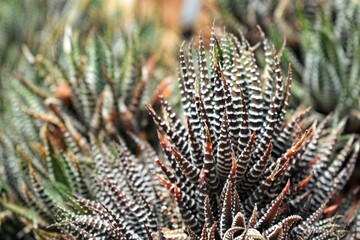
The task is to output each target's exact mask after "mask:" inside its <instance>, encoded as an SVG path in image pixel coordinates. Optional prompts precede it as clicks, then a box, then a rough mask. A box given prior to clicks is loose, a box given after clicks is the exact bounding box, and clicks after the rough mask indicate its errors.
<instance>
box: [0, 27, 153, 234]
mask: <svg viewBox="0 0 360 240" xmlns="http://www.w3.org/2000/svg"><path fill="white" fill-rule="evenodd" d="M78 41H80V40H78ZM78 41H77V39H76V38H75V37H74V36H72V35H71V31H68V32H67V33H66V34H65V38H64V47H63V49H64V52H63V54H62V55H61V56H60V58H59V60H58V62H52V61H51V60H49V59H46V58H45V57H44V56H43V55H41V54H39V55H36V56H33V55H32V54H31V53H30V51H29V49H27V48H25V49H24V52H25V55H26V57H27V59H28V60H29V63H30V66H28V65H29V64H28V65H24V66H25V68H23V69H22V72H19V73H17V74H16V75H14V76H12V81H11V82H7V86H8V90H9V91H8V92H7V93H6V96H5V97H4V100H5V101H6V102H8V103H9V104H8V105H7V106H6V108H5V113H6V114H5V115H4V116H2V121H1V125H0V149H1V151H0V152H1V155H0V159H1V166H2V167H1V170H2V172H3V173H4V175H2V178H1V180H2V181H4V182H5V188H2V191H5V192H7V195H8V198H7V199H4V201H2V203H1V208H2V209H7V210H10V211H11V212H14V213H16V214H17V215H18V216H21V218H23V221H25V222H26V224H27V225H28V227H29V229H33V230H34V231H35V234H36V235H37V236H38V237H41V236H47V235H46V234H50V233H49V232H47V231H45V232H46V233H44V231H42V230H44V229H43V228H42V227H45V226H47V225H49V224H51V223H53V222H54V216H55V215H54V214H53V210H54V208H55V207H56V206H65V205H64V200H65V199H66V197H65V194H67V193H70V192H71V193H75V194H78V195H80V196H84V197H85V196H86V197H91V196H92V194H93V193H89V191H88V190H87V185H86V184H85V180H86V177H85V174H86V172H85V170H84V171H83V169H84V166H83V165H87V164H88V163H87V162H88V160H87V159H88V158H90V157H91V156H92V155H91V146H90V145H89V140H90V136H93V138H95V137H96V139H98V138H100V139H107V141H109V140H111V139H117V136H118V135H119V134H120V135H124V134H126V133H127V132H128V131H130V132H132V133H133V134H137V135H140V133H142V134H143V136H144V137H145V138H146V137H149V136H151V131H148V130H146V133H147V135H144V132H145V129H146V128H149V126H148V123H149V121H147V119H146V117H145V118H144V117H142V115H144V114H146V115H147V113H146V112H145V111H144V108H143V107H142V105H141V104H140V103H141V101H142V99H143V98H144V96H145V94H144V90H145V88H146V87H147V83H148V81H149V79H150V78H151V77H152V70H153V66H154V59H151V58H150V60H148V61H146V62H145V60H143V59H145V57H148V56H144V55H143V54H142V52H140V51H139V45H137V44H136V41H134V40H132V39H130V38H129V39H127V38H126V37H123V39H122V41H123V44H125V45H126V48H124V49H125V50H126V51H122V52H120V53H118V55H120V57H119V58H120V59H119V58H115V57H114V56H113V55H112V51H111V50H110V48H109V46H108V45H107V44H106V43H105V40H104V39H102V38H100V37H95V36H94V34H89V36H88V38H87V40H86V44H85V49H82V48H81V47H80V45H79V44H78ZM34 70H35V71H34ZM15 78H17V79H15ZM150 97H151V96H150ZM141 108H142V109H143V110H141ZM149 120H150V119H149ZM150 124H151V122H150ZM150 129H151V127H150ZM154 133H155V137H156V132H154ZM126 136H127V134H126ZM126 140H127V141H128V139H126ZM150 140H151V139H150ZM133 146H135V143H133ZM130 148H131V146H130ZM78 152H81V153H82V154H83V155H82V157H81V159H80V158H77V157H76V156H77V153H78ZM15 203H16V204H17V205H16V204H15ZM24 218H25V219H24ZM37 226H40V228H38V227H37ZM47 237H49V236H47Z"/></svg>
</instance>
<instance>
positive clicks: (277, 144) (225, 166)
mask: <svg viewBox="0 0 360 240" xmlns="http://www.w3.org/2000/svg"><path fill="white" fill-rule="evenodd" d="M209 47H210V52H206V51H205V47H204V44H203V41H202V37H201V36H200V37H199V45H198V51H196V49H195V47H194V46H193V45H189V47H188V48H187V49H186V48H185V47H184V46H182V47H181V49H180V71H179V81H180V89H181V101H182V104H183V107H184V112H185V116H186V125H185V126H184V125H182V124H181V123H180V121H181V120H180V119H178V118H177V117H176V115H175V114H174V113H173V112H172V110H171V107H170V106H169V105H168V104H167V102H166V101H165V100H162V104H163V108H164V112H165V119H166V120H162V119H161V117H159V116H158V115H157V114H156V113H155V111H154V110H153V109H151V108H150V107H148V110H149V113H150V115H151V116H152V117H153V119H154V122H155V123H156V125H157V127H158V130H159V132H160V142H161V146H162V148H163V151H164V153H165V155H166V156H167V158H168V161H169V162H170V164H171V169H169V168H166V167H163V168H162V170H163V174H164V175H165V176H166V177H162V176H160V175H157V177H158V178H159V179H160V181H161V182H162V183H163V185H164V186H165V187H166V188H167V189H168V190H169V191H170V193H171V194H172V196H173V198H174V200H175V202H176V203H177V205H178V208H179V211H180V213H181V216H182V220H183V222H184V223H185V225H187V226H188V233H189V236H191V238H193V239H197V238H201V239H232V238H233V237H237V238H239V239H244V238H246V239H247V238H251V239H253V238H259V239H267V238H270V239H294V238H297V239H309V238H310V237H311V238H315V237H316V238H318V239H329V238H336V237H339V236H343V235H344V231H343V227H342V225H341V218H340V217H338V216H335V215H334V216H332V214H331V212H334V209H336V207H329V206H328V204H329V201H331V199H332V198H333V196H334V195H336V194H337V193H338V191H339V190H341V189H342V188H343V187H344V185H345V183H346V182H347V180H348V178H349V176H350V174H351V173H352V171H353V169H354V165H355V161H356V158H357V156H358V153H359V142H356V141H355V140H354V139H353V138H350V139H349V141H348V142H347V143H346V145H345V147H344V148H343V149H342V150H341V152H339V153H338V154H336V153H335V152H333V151H332V150H333V149H334V147H335V146H337V145H336V143H337V141H336V140H337V137H338V135H339V134H340V133H341V131H342V127H343V126H342V124H340V126H339V127H338V128H336V129H334V130H330V131H329V129H328V128H327V126H328V125H329V119H330V117H328V118H326V119H325V120H323V121H322V122H321V123H320V124H313V125H312V126H311V127H309V128H308V129H307V130H305V132H302V130H301V129H300V128H299V126H298V124H301V119H302V118H303V116H304V114H305V112H304V111H297V112H295V114H293V115H294V116H293V117H292V118H290V119H289V120H287V121H285V118H286V113H287V108H288V102H289V98H290V88H291V69H290V68H289V72H288V75H287V77H285V76H283V74H282V72H281V69H280V67H279V59H278V56H277V54H276V51H275V50H274V46H272V45H271V44H270V43H269V42H268V40H267V39H265V38H264V39H263V47H264V52H265V60H266V61H265V62H266V65H265V67H264V69H263V71H260V69H259V68H258V66H257V64H256V60H255V57H254V52H253V51H254V50H253V49H252V48H251V46H250V45H249V43H248V42H247V41H246V40H245V39H237V38H236V37H234V36H233V35H232V34H229V33H226V32H223V33H222V35H221V37H220V38H217V37H216V36H215V32H214V30H213V31H212V35H211V39H210V46H209ZM297 132H298V133H297ZM163 134H164V135H166V137H163V136H162V135H163ZM329 212H330V213H329ZM324 213H327V215H326V216H323V215H324Z"/></svg>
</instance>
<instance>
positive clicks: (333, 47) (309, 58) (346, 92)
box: [302, 0, 360, 131]
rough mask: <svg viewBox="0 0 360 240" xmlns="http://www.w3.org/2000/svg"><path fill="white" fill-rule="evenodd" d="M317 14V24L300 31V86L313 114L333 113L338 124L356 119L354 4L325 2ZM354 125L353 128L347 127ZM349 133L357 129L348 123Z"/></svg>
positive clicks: (358, 79)
mask: <svg viewBox="0 0 360 240" xmlns="http://www.w3.org/2000/svg"><path fill="white" fill-rule="evenodd" d="M321 7H322V11H318V12H317V15H316V17H317V19H316V20H317V21H316V23H315V25H311V26H310V27H308V28H307V29H304V31H303V32H304V33H303V41H302V48H303V51H304V59H305V63H304V72H303V83H304V84H305V86H306V87H307V89H308V91H309V93H310V95H311V100H312V104H313V106H314V108H315V110H317V111H319V112H322V113H329V112H332V111H335V112H336V113H337V118H338V120H339V119H341V118H342V117H344V116H346V115H350V116H351V117H350V118H351V120H356V118H357V119H358V117H359V111H358V109H359V93H360V90H359V88H360V87H358V86H359V83H360V72H359V60H360V51H359V43H360V42H359V36H360V35H359V34H360V31H359V29H360V28H359V26H360V18H359V14H358V13H359V10H360V5H359V3H358V2H356V1H336V0H333V1H329V2H328V3H327V4H322V5H321ZM352 123H354V125H353V126H351V124H352ZM349 127H350V129H351V128H352V129H351V131H356V129H359V124H358V120H356V121H350V126H349Z"/></svg>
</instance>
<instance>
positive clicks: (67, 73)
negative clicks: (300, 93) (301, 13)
mask: <svg viewBox="0 0 360 240" xmlns="http://www.w3.org/2000/svg"><path fill="white" fill-rule="evenodd" d="M85 2H87V1H84V4H85ZM96 2H97V1H95V2H94V3H92V4H97V3H96ZM229 2H231V1H229ZM282 2H283V1H279V3H277V4H276V5H277V7H278V8H279V6H280V5H281V4H280V3H282ZM284 2H286V1H284ZM260 3H261V4H263V6H265V5H266V6H268V4H267V3H265V2H263V3H262V2H261V1H255V2H254V4H260ZM79 4H80V3H79ZM261 4H260V5H261ZM264 4H265V5H264ZM283 4H284V3H283ZM307 4H308V3H307ZM80 5H81V4H80ZM85 5H86V4H85ZM269 6H270V5H269ZM269 6H268V8H266V9H272V7H271V8H270V7H269ZM334 6H340V5H334ZM341 6H345V5H341ZM256 9H257V10H260V11H261V9H263V8H256ZM264 9H265V8H264ZM314 9H315V7H314ZM316 9H317V7H316ZM332 9H333V8H332ZM357 9H358V8H355V7H354V8H353V9H351V10H347V9H346V8H345V7H343V8H340V7H339V9H335V10H336V11H344V14H345V15H341V16H348V17H349V16H355V15H356V12H357ZM271 12H272V11H270V10H269V11H268V13H266V14H265V15H270V13H271ZM310 12H311V11H310ZM256 15H257V14H256ZM64 16H65V15H64ZM335 16H336V17H337V20H335V23H336V24H335V26H337V27H334V29H338V31H335V32H334V37H329V36H330V33H329V32H328V30H326V29H322V28H321V29H320V28H316V27H315V28H314V29H311V30H309V33H308V35H307V36H309V39H312V38H316V36H318V38H316V39H317V40H316V41H315V40H314V41H312V42H311V43H312V44H315V45H316V43H318V45H319V46H318V47H319V48H321V49H322V50H321V51H320V50H319V51H316V49H315V48H311V47H309V49H311V50H309V51H306V54H310V53H311V54H312V55H311V56H312V57H311V56H310V57H309V56H308V55H306V56H308V57H307V58H306V59H308V60H309V59H310V60H313V61H315V60H316V59H318V62H317V65H316V64H312V65H311V64H310V65H311V66H310V65H307V64H308V61H305V66H304V73H303V75H304V80H303V81H304V82H308V83H311V84H308V87H309V88H310V89H313V87H314V86H313V84H314V83H316V81H312V80H311V81H310V80H309V79H310V77H314V75H316V73H317V72H319V71H321V73H323V72H326V73H327V74H328V75H329V76H330V75H331V73H333V72H334V71H335V72H337V73H338V71H339V74H340V73H343V74H344V76H348V79H349V82H347V81H345V80H344V82H341V84H344V85H342V86H343V88H344V89H345V88H346V89H347V90H346V91H345V90H344V94H345V93H346V94H347V95H346V96H345V95H341V94H340V98H341V101H340V102H342V103H343V105H342V106H346V108H345V107H344V108H341V109H346V110H347V111H349V110H348V109H350V108H351V107H353V106H354V103H353V102H351V104H350V103H349V100H346V99H350V98H349V97H348V96H351V97H352V98H358V92H356V91H358V88H351V87H350V85H351V84H352V83H354V82H355V83H356V82H357V81H358V80H357V79H358V78H357V76H358V75H359V74H358V71H357V67H356V66H357V64H356V62H357V61H356V59H357V57H358V54H356V51H357V50H355V49H356V48H357V45H356V44H355V43H356V41H357V39H358V38H357V37H358V36H357V33H356V31H352V30H351V29H353V28H349V29H348V28H346V27H344V26H349V25H348V24H349V23H348V22H347V21H348V18H347V17H346V18H345V19H341V16H340V15H335ZM312 17H318V16H315V15H311V16H309V19H310V20H311V21H315V22H316V21H317V20H316V19H315V18H314V19H313V18H312ZM322 17H324V19H326V17H328V16H327V15H324V16H322ZM244 21H245V20H244ZM323 21H325V20H323ZM84 23H85V24H86V23H87V22H86V21H84ZM319 25H320V26H323V25H324V24H319ZM325 25H326V24H325ZM326 26H327V25H326ZM265 27H266V26H265ZM323 27H324V26H323ZM145 28H146V27H145ZM123 30H124V32H125V31H128V30H129V29H123ZM340 30H341V31H340ZM59 31H60V32H62V33H60V32H59V33H60V34H59V36H60V35H62V36H63V42H62V47H58V45H56V46H52V47H51V49H52V50H54V49H56V50H55V52H56V53H55V55H56V58H55V59H54V58H53V56H52V55H51V54H50V55H46V54H44V52H42V51H40V54H37V55H35V56H34V55H33V54H32V50H33V49H29V48H27V47H23V52H24V56H25V58H26V60H27V62H28V63H27V64H22V65H21V66H22V68H21V70H19V71H18V72H16V73H14V74H12V75H7V76H8V77H9V79H10V80H11V81H10V82H6V87H7V89H8V91H7V92H5V94H4V96H3V97H2V99H3V100H4V102H6V103H7V104H6V105H5V106H4V114H2V116H1V121H0V172H1V173H2V174H1V178H0V180H1V184H0V191H1V192H2V194H3V196H2V198H1V200H0V222H1V221H10V222H12V223H13V224H14V225H17V224H19V226H17V227H21V228H23V229H21V231H20V232H17V233H14V231H15V230H18V229H17V228H15V230H14V229H10V230H12V231H13V232H12V234H13V235H16V237H17V238H22V239H202V240H205V239H209V240H212V239H279V240H280V239H283V240H285V239H304V240H305V239H320V240H321V239H357V238H360V236H359V233H360V231H359V229H360V205H359V201H358V196H359V188H354V189H350V190H346V188H347V187H348V186H346V185H347V184H348V182H349V180H350V177H351V175H352V173H353V172H354V169H355V165H356V161H357V159H358V158H359V151H360V141H359V139H358V137H357V136H356V135H353V134H344V133H343V132H344V129H345V127H346V126H347V123H346V122H347V119H346V118H342V117H343V116H344V114H345V113H344V112H341V111H340V110H338V112H336V113H335V114H330V115H328V116H327V117H325V118H321V117H319V116H318V115H313V114H312V112H311V111H309V109H306V108H304V107H302V106H299V107H298V108H296V109H291V106H290V100H291V95H292V91H291V88H292V85H293V84H292V83H293V73H292V68H291V66H290V65H289V67H288V71H287V74H284V73H283V70H282V66H283V65H281V61H280V58H281V55H282V52H281V51H280V52H278V51H276V48H275V46H274V44H273V43H272V42H271V41H269V40H268V39H267V38H266V37H265V34H264V33H263V32H262V30H261V29H260V28H258V31H259V33H260V34H259V37H260V38H259V39H260V43H259V44H257V45H256V46H252V45H251V44H250V43H249V42H248V41H247V40H246V38H245V37H244V36H243V34H242V33H241V32H238V33H236V34H233V33H230V32H227V31H224V30H223V31H218V29H217V28H216V27H215V26H213V28H212V30H211V36H210V39H205V37H204V36H203V35H202V34H200V35H199V36H198V37H196V39H197V40H198V41H197V42H198V44H195V42H196V41H195V40H193V41H191V42H184V43H183V44H182V45H181V47H180V51H179V54H178V58H179V64H178V74H177V79H178V85H179V96H178V100H177V98H176V94H169V89H168V88H167V86H166V85H167V84H168V81H167V80H165V81H163V82H159V81H157V80H155V79H154V78H161V77H163V76H164V75H162V76H160V77H159V76H158V75H159V72H156V71H157V69H159V68H162V67H164V65H161V64H162V63H163V62H161V63H160V61H164V60H159V61H158V59H157V58H159V55H155V56H154V55H153V53H154V52H155V51H154V50H153V51H151V50H150V51H149V49H148V47H149V46H151V44H148V43H144V41H145V40H144V35H146V34H147V33H144V32H143V31H146V29H140V30H139V31H138V32H137V31H133V32H131V33H130V34H128V35H127V34H125V33H124V32H122V31H120V32H116V34H114V35H113V36H110V35H106V37H103V36H100V35H99V34H98V33H99V32H100V33H105V32H106V31H102V30H100V31H99V32H97V31H96V30H92V31H90V32H89V34H87V35H84V36H83V35H82V34H77V32H75V33H72V32H71V29H70V28H68V27H64V28H62V29H61V30H59ZM331 34H332V33H331ZM337 37H338V38H337ZM115 38H116V40H114V41H113V40H112V39H115ZM203 38H204V39H203ZM336 39H338V40H339V42H337V41H338V40H336ZM324 41H325V42H326V43H327V44H325V45H324V44H320V43H323V42H324ZM342 43H346V44H344V45H342V46H341V48H339V47H338V44H342ZM260 45H261V48H262V49H258V46H260ZM309 46H310V44H309ZM48 50H49V49H48ZM60 50H62V51H60ZM352 50H354V51H352ZM41 53H43V54H41ZM322 53H326V55H325V56H324V58H322V56H323V55H322ZM347 53H352V55H346V54H347ZM261 54H263V56H262V58H261V59H260V61H259V60H258V57H259V55H261ZM314 54H315V55H314ZM332 57H334V58H335V59H336V60H335V62H336V63H338V64H339V66H338V67H334V68H332V65H331V66H329V65H330V64H323V61H325V63H328V62H327V59H329V62H330V61H331V60H333V59H332ZM314 59H315V60H314ZM350 59H351V60H350ZM354 59H355V60H354ZM310 60H309V61H310ZM345 60H346V61H345ZM352 60H354V61H352ZM259 62H261V64H259ZM156 63H159V64H156ZM169 63H170V61H169V62H168V63H167V64H166V63H165V65H166V67H164V68H167V67H168V64H169ZM350 63H351V64H350ZM310 67H312V68H311V69H312V70H311V71H310V70H309V69H310ZM325 67H326V70H324V71H323V70H321V69H325ZM329 69H330V70H329ZM331 69H333V70H331ZM175 70H176V68H175V67H174V68H173V73H174V74H175ZM329 71H330V72H329ZM331 71H332V72H331ZM164 72H167V69H166V71H164ZM164 72H161V70H160V74H161V73H164ZM0 74H2V73H1V72H0ZM2 76H3V75H2ZM305 76H306V77H307V78H306V77H305ZM316 76H320V74H317V75H316ZM331 76H333V77H335V78H336V75H331ZM341 76H342V75H341ZM338 78H339V79H340V75H339V76H338ZM345 78H346V77H345ZM345 78H344V79H345ZM165 79H166V78H165ZM319 79H321V80H319V81H318V82H317V84H315V85H317V87H318V90H319V89H321V91H322V92H324V91H325V90H329V91H330V92H331V91H333V90H334V89H335V90H336V91H337V90H338V89H337V88H332V87H334V86H335V85H334V84H333V83H334V82H332V81H325V80H326V79H325V78H324V77H323V76H322V77H321V78H320V77H319ZM332 80H333V79H332ZM339 81H340V80H339ZM154 82H155V83H154ZM149 83H150V84H149ZM156 83H159V84H158V86H155V85H156ZM324 84H325V85H324ZM329 84H330V85H329ZM353 85H354V84H353ZM324 86H325V87H324ZM173 92H174V93H176V90H175V91H173ZM158 94H159V95H158ZM326 94H327V93H326ZM326 94H324V96H322V97H324V99H329V98H328V97H327V96H328V95H326ZM313 97H314V98H315V97H319V96H318V94H313ZM320 102H321V101H320ZM144 103H145V105H144ZM321 103H323V102H321ZM345 103H346V104H350V105H346V104H345ZM324 104H325V103H324ZM326 104H328V103H326ZM326 104H325V105H326ZM179 105H181V106H182V108H181V109H179V107H178V106H179ZM326 106H328V105H326ZM315 108H316V106H315ZM337 108H338V109H340V107H339V106H337ZM161 113H162V114H161ZM334 120H335V121H334ZM334 122H335V123H336V124H334ZM7 223H8V224H9V222H7ZM5 227H6V226H5ZM7 231H8V230H6V229H5V231H4V230H1V232H0V233H1V234H2V235H4V236H5V239H11V237H9V236H10V235H9V234H11V233H9V232H7ZM28 233H30V234H28ZM6 234H8V235H6Z"/></svg>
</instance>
